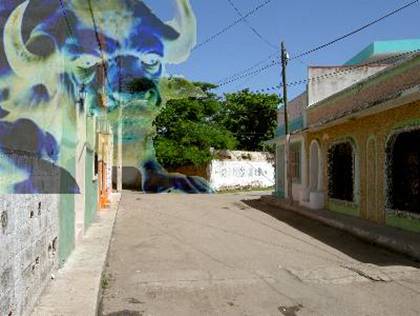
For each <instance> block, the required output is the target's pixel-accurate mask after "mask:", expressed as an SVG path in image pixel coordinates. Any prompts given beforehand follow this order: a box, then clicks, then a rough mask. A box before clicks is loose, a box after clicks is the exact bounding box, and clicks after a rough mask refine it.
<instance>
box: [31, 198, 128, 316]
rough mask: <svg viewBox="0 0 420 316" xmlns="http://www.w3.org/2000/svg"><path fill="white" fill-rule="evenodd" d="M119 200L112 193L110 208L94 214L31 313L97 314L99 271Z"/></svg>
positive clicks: (84, 315)
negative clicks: (84, 231) (82, 235)
mask: <svg viewBox="0 0 420 316" xmlns="http://www.w3.org/2000/svg"><path fill="white" fill-rule="evenodd" d="M120 199H121V194H113V196H112V205H111V207H110V208H109V209H107V210H102V211H99V212H98V213H97V218H96V220H95V222H94V223H93V224H92V225H91V226H90V228H89V229H88V231H87V233H86V235H85V237H84V238H83V240H82V242H81V243H80V245H79V246H78V247H77V248H76V249H75V250H74V251H73V253H72V254H71V255H70V257H69V259H68V260H67V262H66V263H65V264H64V267H63V268H62V269H60V270H58V271H57V273H56V275H55V279H54V280H51V281H50V283H49V284H48V286H47V288H46V289H45V291H44V293H43V294H42V296H41V298H40V300H39V301H38V304H37V305H36V307H35V309H34V311H33V312H32V315H35V316H46V315H51V316H61V315H63V316H64V315H66V316H67V315H72V316H89V315H96V314H97V309H98V303H99V298H100V294H101V293H100V291H101V278H102V272H103V270H104V267H105V261H106V257H107V254H108V249H109V244H110V240H111V236H112V229H113V225H114V221H115V216H116V213H117V210H118V207H119V202H120Z"/></svg>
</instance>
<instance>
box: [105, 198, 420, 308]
mask: <svg viewBox="0 0 420 316" xmlns="http://www.w3.org/2000/svg"><path fill="white" fill-rule="evenodd" d="M258 198H259V195H258V194H252V193H249V194H221V195H143V194H140V193H131V192H124V193H123V197H122V200H121V204H120V209H119V213H118V215H117V220H116V223H115V227H114V233H113V240H112V243H111V249H110V254H109V260H108V264H107V270H106V272H105V277H104V281H103V287H104V288H105V290H104V295H103V302H102V314H103V315H109V316H111V315H258V316H259V315H285V316H293V315H340V316H341V315H393V316H395V315H420V299H419V297H420V270H419V267H420V265H419V264H418V263H416V262H414V261H412V260H410V259H408V258H406V257H404V256H401V255H398V254H395V253H391V252H389V251H387V250H384V249H381V248H377V247H374V246H372V245H369V244H366V243H364V242H362V241H359V240H358V239H356V238H354V237H352V236H350V235H348V234H346V233H342V232H340V231H338V230H335V229H332V228H329V227H327V226H324V225H322V224H320V223H317V222H313V221H310V220H308V219H306V218H304V217H300V216H298V215H296V214H294V213H289V212H286V211H280V210H276V209H275V208H272V207H268V206H265V205H263V204H261V203H259V202H258V201H257V199H258Z"/></svg>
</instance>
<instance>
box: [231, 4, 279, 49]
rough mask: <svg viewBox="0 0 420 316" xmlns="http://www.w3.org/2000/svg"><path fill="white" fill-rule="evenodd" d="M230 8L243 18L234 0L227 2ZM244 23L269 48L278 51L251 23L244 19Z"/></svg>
mask: <svg viewBox="0 0 420 316" xmlns="http://www.w3.org/2000/svg"><path fill="white" fill-rule="evenodd" d="M226 1H227V2H228V3H229V4H230V6H231V7H232V8H233V9H234V10H235V11H236V13H237V14H238V16H239V17H240V18H243V14H242V12H241V10H239V8H238V7H237V6H236V5H235V4H234V3H233V1H232V0H226ZM242 22H244V24H245V25H246V26H247V27H248V28H249V29H250V30H251V31H252V32H253V33H254V34H255V35H256V36H257V37H258V38H259V39H260V40H261V41H262V42H264V43H265V44H266V45H267V46H269V47H270V48H272V49H274V50H277V47H276V46H275V45H274V44H272V43H271V42H270V41H269V40H268V39H266V38H265V37H264V36H263V35H262V34H261V33H260V32H258V31H257V30H256V28H255V27H253V26H252V25H251V23H249V21H248V20H247V19H243V20H242Z"/></svg>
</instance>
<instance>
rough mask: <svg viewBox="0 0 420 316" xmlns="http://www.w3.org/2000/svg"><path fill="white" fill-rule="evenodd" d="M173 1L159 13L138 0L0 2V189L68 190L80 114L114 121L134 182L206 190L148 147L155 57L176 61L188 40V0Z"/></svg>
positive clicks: (158, 65)
mask: <svg viewBox="0 0 420 316" xmlns="http://www.w3.org/2000/svg"><path fill="white" fill-rule="evenodd" d="M174 1H175V2H174V3H175V11H176V14H175V18H174V19H173V20H172V21H170V22H166V23H165V22H163V21H161V20H160V19H159V18H158V17H157V16H156V15H155V14H154V13H153V12H152V11H151V10H150V9H149V8H148V7H147V6H146V5H145V4H144V3H143V2H142V1H140V0H72V1H70V0H69V1H64V0H26V1H18V0H2V1H1V2H0V27H1V29H0V36H1V39H2V41H1V43H0V193H78V192H79V187H78V184H77V182H76V181H75V179H74V173H75V172H74V169H75V168H74V165H75V159H76V158H75V156H76V154H75V153H76V148H77V146H78V142H79V134H78V129H79V127H80V124H82V123H83V119H84V118H85V117H86V115H97V116H105V117H106V119H107V120H108V121H110V122H111V123H112V126H113V127H114V130H116V129H117V127H118V125H119V124H121V125H122V145H123V165H124V166H130V167H136V168H138V169H139V170H140V172H141V174H142V189H143V190H144V191H146V192H165V191H168V190H176V191H183V192H191V193H197V192H209V191H210V188H209V186H208V184H207V182H206V181H205V180H203V179H201V178H198V177H187V176H183V175H179V174H169V173H167V172H166V171H165V170H164V169H163V168H162V167H161V166H160V165H159V163H158V162H157V160H156V158H155V154H154V149H153V141H152V139H153V136H154V128H153V124H152V123H153V121H154V119H155V117H156V116H157V115H158V113H159V111H160V109H161V108H162V106H164V105H163V102H162V98H161V95H160V92H159V80H160V78H161V77H162V76H163V75H164V71H165V68H164V67H165V65H166V64H177V63H181V62H184V61H185V60H186V59H187V58H188V56H189V54H190V51H191V49H192V48H193V47H194V45H195V41H196V19H195V15H194V13H193V10H192V7H191V5H190V2H189V0H174ZM81 89H83V91H86V99H85V102H82V103H81V102H78V94H79V92H80V91H81Z"/></svg>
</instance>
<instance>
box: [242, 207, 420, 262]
mask: <svg viewBox="0 0 420 316" xmlns="http://www.w3.org/2000/svg"><path fill="white" fill-rule="evenodd" d="M242 202H243V203H244V204H246V205H248V206H250V207H252V208H254V209H256V210H259V211H261V212H264V213H266V214H268V215H270V216H272V217H274V218H276V219H277V220H279V221H281V222H283V223H285V224H287V225H289V226H291V227H293V228H294V229H297V230H299V231H300V232H302V233H304V234H306V235H309V236H311V237H313V238H315V239H317V240H319V241H321V242H322V243H324V244H326V245H329V246H330V247H333V248H335V249H337V250H338V251H341V252H342V253H345V254H346V255H348V256H350V257H352V258H354V259H356V260H358V261H360V262H363V263H371V264H376V265H379V266H395V265H399V266H411V267H416V268H420V263H419V262H416V261H415V260H414V259H412V258H410V257H408V256H405V255H402V254H398V253H395V252H392V251H389V250H387V249H384V248H382V247H379V246H376V245H373V244H370V243H368V242H366V241H363V240H361V239H358V238H356V237H354V236H352V235H350V234H349V233H347V232H344V231H341V230H339V229H336V228H333V227H330V226H327V225H325V224H323V223H321V222H318V221H315V220H311V219H309V218H306V217H304V216H301V215H299V214H296V213H294V212H291V211H288V210H284V209H280V208H276V207H273V206H269V205H266V204H264V203H262V202H261V201H260V200H259V199H253V200H242ZM241 211H243V212H244V214H243V215H245V213H246V208H245V207H244V208H241ZM253 220H255V219H253ZM261 224H263V225H266V226H269V225H267V224H266V223H261ZM271 228H272V229H277V228H274V227H271Z"/></svg>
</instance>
